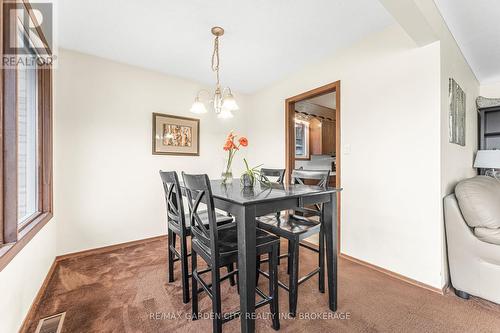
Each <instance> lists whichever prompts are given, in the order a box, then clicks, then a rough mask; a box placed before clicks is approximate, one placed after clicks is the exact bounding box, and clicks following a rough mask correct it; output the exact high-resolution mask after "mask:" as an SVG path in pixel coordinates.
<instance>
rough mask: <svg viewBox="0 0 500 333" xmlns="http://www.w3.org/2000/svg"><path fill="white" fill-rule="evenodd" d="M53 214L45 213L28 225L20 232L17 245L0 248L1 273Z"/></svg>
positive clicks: (12, 244)
mask: <svg viewBox="0 0 500 333" xmlns="http://www.w3.org/2000/svg"><path fill="white" fill-rule="evenodd" d="M52 216H53V214H52V213H51V212H45V213H42V214H40V216H38V217H37V218H36V219H35V220H33V221H32V222H31V223H29V224H27V225H26V226H24V227H23V228H22V230H21V231H20V232H19V239H18V240H17V242H15V243H10V244H5V245H3V246H2V247H0V272H1V271H2V270H3V269H4V268H5V267H6V266H7V265H8V264H9V262H11V261H12V259H14V257H15V256H16V255H17V254H18V253H19V252H20V251H21V250H22V249H23V248H24V247H25V246H26V244H28V242H29V241H30V240H31V239H33V237H34V236H35V235H36V234H37V233H38V232H39V231H40V230H41V229H42V228H43V227H44V226H45V225H46V224H47V222H49V221H50V219H51V218H52Z"/></svg>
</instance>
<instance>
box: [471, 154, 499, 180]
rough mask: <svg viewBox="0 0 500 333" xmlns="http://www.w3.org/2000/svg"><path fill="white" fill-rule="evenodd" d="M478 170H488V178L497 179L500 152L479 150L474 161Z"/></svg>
mask: <svg viewBox="0 0 500 333" xmlns="http://www.w3.org/2000/svg"><path fill="white" fill-rule="evenodd" d="M474 167H475V168H477V169H488V170H487V171H486V176H490V177H495V178H497V171H496V169H500V150H479V151H478V152H477V155H476V160H475V161H474Z"/></svg>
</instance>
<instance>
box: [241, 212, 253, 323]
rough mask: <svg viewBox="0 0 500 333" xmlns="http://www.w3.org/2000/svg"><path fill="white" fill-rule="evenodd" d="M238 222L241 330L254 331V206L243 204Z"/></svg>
mask: <svg viewBox="0 0 500 333" xmlns="http://www.w3.org/2000/svg"><path fill="white" fill-rule="evenodd" d="M236 221H237V223H238V271H239V272H238V279H239V283H240V309H241V317H240V321H241V332H242V333H253V332H255V319H254V314H255V269H256V267H255V265H256V260H255V256H256V251H255V250H256V245H255V242H256V240H255V228H256V222H255V206H245V207H241V209H239V211H238V214H237V215H236Z"/></svg>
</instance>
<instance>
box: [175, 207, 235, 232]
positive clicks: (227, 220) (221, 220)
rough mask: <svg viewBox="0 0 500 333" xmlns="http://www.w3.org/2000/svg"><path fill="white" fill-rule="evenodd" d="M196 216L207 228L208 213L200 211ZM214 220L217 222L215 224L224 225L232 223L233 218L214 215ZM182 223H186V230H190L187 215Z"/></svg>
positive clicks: (218, 214)
mask: <svg viewBox="0 0 500 333" xmlns="http://www.w3.org/2000/svg"><path fill="white" fill-rule="evenodd" d="M198 215H199V217H200V219H201V221H202V222H203V224H204V225H206V226H208V211H206V210H202V211H200V212H198ZM215 219H216V220H217V224H221V225H222V224H226V223H230V222H233V221H234V218H233V217H232V216H226V215H222V214H220V213H217V212H216V213H215ZM184 221H185V222H186V228H187V229H188V230H189V229H191V224H190V222H189V213H186V214H185V219H184Z"/></svg>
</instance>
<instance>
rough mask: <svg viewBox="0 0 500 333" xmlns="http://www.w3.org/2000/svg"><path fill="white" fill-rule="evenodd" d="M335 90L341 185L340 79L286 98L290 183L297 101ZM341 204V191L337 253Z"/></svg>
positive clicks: (338, 211) (336, 179) (339, 197)
mask: <svg viewBox="0 0 500 333" xmlns="http://www.w3.org/2000/svg"><path fill="white" fill-rule="evenodd" d="M332 92H335V103H336V104H335V105H336V108H335V156H336V164H337V169H336V173H337V174H336V177H335V184H336V187H341V185H342V182H341V173H340V171H341V163H340V162H341V142H340V137H341V135H340V130H341V128H340V122H341V118H340V114H341V111H340V110H341V105H340V94H341V92H340V80H339V81H335V82H332V83H329V84H326V85H324V86H321V87H318V88H315V89H312V90H309V91H306V92H304V93H301V94H298V95H295V96H293V97H289V98H287V99H286V100H285V168H286V175H285V182H287V183H290V175H291V173H292V169H293V168H294V167H295V149H294V148H295V145H294V144H293V142H294V139H295V138H294V136H295V135H294V131H293V130H292V129H293V128H294V123H293V120H294V118H295V103H297V102H299V101H302V100H304V99H309V98H313V97H317V96H320V95H324V94H328V93H332ZM340 204H341V193H338V195H337V251H338V252H337V253H340V230H341V218H340V217H341V216H340Z"/></svg>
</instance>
